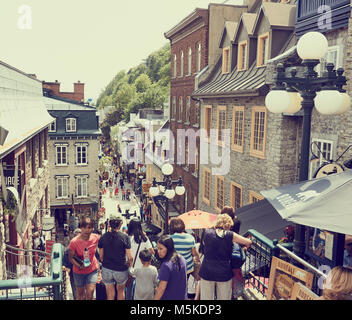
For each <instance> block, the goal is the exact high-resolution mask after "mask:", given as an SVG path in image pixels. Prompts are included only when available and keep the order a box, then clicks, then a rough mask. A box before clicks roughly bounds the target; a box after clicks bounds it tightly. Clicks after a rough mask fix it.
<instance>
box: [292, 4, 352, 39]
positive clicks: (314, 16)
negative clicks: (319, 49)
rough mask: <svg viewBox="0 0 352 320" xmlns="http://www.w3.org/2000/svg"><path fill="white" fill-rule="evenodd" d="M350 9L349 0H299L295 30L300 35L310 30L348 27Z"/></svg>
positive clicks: (322, 30)
mask: <svg viewBox="0 0 352 320" xmlns="http://www.w3.org/2000/svg"><path fill="white" fill-rule="evenodd" d="M324 6H327V7H324ZM329 8H330V10H331V11H328V10H329ZM350 10H351V9H350V1H349V0H298V2H297V21H296V28H295V32H296V34H297V36H298V37H299V36H301V35H302V34H304V33H306V32H309V31H320V32H326V31H331V30H334V29H338V28H343V27H348V19H349V16H350Z"/></svg>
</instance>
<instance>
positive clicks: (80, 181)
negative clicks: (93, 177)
mask: <svg viewBox="0 0 352 320" xmlns="http://www.w3.org/2000/svg"><path fill="white" fill-rule="evenodd" d="M76 195H77V198H84V197H88V177H86V176H77V177H76Z"/></svg>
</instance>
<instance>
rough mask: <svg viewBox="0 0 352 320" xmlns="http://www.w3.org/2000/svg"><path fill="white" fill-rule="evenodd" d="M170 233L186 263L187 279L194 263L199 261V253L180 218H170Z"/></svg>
mask: <svg viewBox="0 0 352 320" xmlns="http://www.w3.org/2000/svg"><path fill="white" fill-rule="evenodd" d="M170 234H171V238H172V240H173V241H174V246H175V250H176V251H177V252H178V253H179V254H181V255H182V256H183V257H184V258H185V260H186V263H187V279H188V278H189V276H190V274H191V273H192V272H193V271H194V263H193V259H194V260H195V262H197V263H199V254H198V251H197V249H196V242H195V240H194V237H193V236H192V235H190V234H189V233H187V232H186V226H185V223H184V222H183V220H182V219H180V218H172V219H171V220H170Z"/></svg>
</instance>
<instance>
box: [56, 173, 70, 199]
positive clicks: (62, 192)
mask: <svg viewBox="0 0 352 320" xmlns="http://www.w3.org/2000/svg"><path fill="white" fill-rule="evenodd" d="M56 198H57V199H62V198H68V178H67V177H57V178H56Z"/></svg>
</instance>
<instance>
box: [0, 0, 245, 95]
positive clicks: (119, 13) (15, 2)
mask: <svg viewBox="0 0 352 320" xmlns="http://www.w3.org/2000/svg"><path fill="white" fill-rule="evenodd" d="M224 2H226V3H227V4H234V3H237V2H239V3H242V0H228V1H225V0H213V1H208V0H150V1H144V0H134V1H133V0H129V1H127V0H125V1H123V0H99V1H98V0H60V1H57V0H20V1H19V0H1V2H0V60H1V61H3V62H5V63H7V64H9V65H11V66H13V67H15V68H17V69H19V70H21V71H23V72H26V73H30V74H36V75H37V78H38V79H39V80H45V81H55V80H58V81H59V82H60V83H61V86H60V90H61V91H68V92H71V91H73V83H74V82H77V81H78V80H80V81H81V82H83V83H85V99H86V100H87V99H88V98H91V99H93V101H94V100H96V99H97V98H98V96H99V94H100V93H101V91H102V90H104V88H105V87H106V86H107V85H108V83H109V82H110V81H111V80H112V78H113V77H114V76H115V75H116V74H117V73H118V72H119V71H121V70H125V71H126V72H127V71H128V70H129V69H130V68H132V67H135V66H137V65H139V64H140V63H141V62H142V61H143V59H145V58H147V57H148V55H149V54H151V53H152V52H154V51H157V50H158V49H160V48H161V47H162V46H163V45H165V44H166V43H168V40H167V39H166V38H165V37H164V32H166V31H169V30H170V29H171V28H172V27H174V26H175V25H177V24H178V23H179V22H180V21H181V20H182V19H183V18H185V17H186V16H187V15H189V14H190V13H192V12H193V11H194V9H195V8H208V5H209V3H224Z"/></svg>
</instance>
